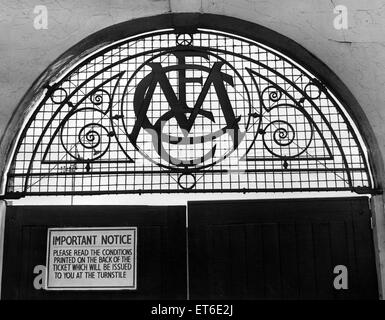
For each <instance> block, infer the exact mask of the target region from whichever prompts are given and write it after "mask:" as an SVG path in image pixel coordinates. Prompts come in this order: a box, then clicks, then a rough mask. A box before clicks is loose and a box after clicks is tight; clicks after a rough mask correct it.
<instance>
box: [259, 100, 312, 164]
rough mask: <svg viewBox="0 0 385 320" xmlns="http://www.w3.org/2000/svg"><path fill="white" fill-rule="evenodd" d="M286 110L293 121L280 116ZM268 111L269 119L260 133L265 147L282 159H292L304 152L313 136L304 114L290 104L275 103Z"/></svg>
mask: <svg viewBox="0 0 385 320" xmlns="http://www.w3.org/2000/svg"><path fill="white" fill-rule="evenodd" d="M289 110H290V111H289ZM288 112H290V113H291V119H293V122H289V121H287V120H284V119H285V118H282V115H283V114H287V113H288ZM270 113H271V118H270V120H271V121H270V122H269V123H268V124H267V125H266V126H265V128H264V130H263V132H264V133H263V135H262V140H263V144H264V146H265V148H266V149H267V150H268V151H269V152H270V153H271V154H272V155H274V156H276V157H278V158H283V159H292V158H295V157H298V156H300V155H301V154H303V153H305V152H306V151H307V150H308V148H309V146H310V144H311V142H312V141H313V138H314V128H313V126H312V124H311V123H310V122H309V120H308V119H307V117H306V116H305V114H304V113H303V112H302V111H301V110H299V109H298V108H297V107H296V106H294V105H290V104H280V105H277V106H275V107H274V108H273V109H272V110H271V112H270ZM294 120H295V121H294Z"/></svg>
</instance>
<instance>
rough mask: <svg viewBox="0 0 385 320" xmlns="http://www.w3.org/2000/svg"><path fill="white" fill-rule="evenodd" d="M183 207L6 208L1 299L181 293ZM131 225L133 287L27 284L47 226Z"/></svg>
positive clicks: (42, 254)
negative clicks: (133, 233)
mask: <svg viewBox="0 0 385 320" xmlns="http://www.w3.org/2000/svg"><path fill="white" fill-rule="evenodd" d="M185 215H186V207H184V206H175V207H166V206H158V207H155V206H74V207H68V206H29V207H25V206H23V207H22V206H20V207H8V208H7V213H6V227H5V244H4V270H3V287H2V298H3V299H185V298H186V292H187V289H186V222H185V220H186V219H185ZM122 226H136V227H137V228H138V229H137V230H138V245H137V257H138V262H137V290H135V291H127V290H123V291H45V290H36V289H35V288H34V286H33V281H34V277H35V276H36V275H35V274H34V273H33V270H34V267H35V266H36V265H45V261H46V248H47V229H48V228H49V227H122Z"/></svg>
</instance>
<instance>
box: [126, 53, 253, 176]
mask: <svg viewBox="0 0 385 320" xmlns="http://www.w3.org/2000/svg"><path fill="white" fill-rule="evenodd" d="M127 105H131V106H133V108H132V107H131V108H128V107H127ZM250 110H251V98H250V94H249V91H248V88H247V86H246V85H245V82H244V80H243V79H242V77H241V75H240V73H239V72H238V71H237V70H236V68H235V67H234V66H232V65H231V64H230V63H229V62H228V61H226V60H225V59H223V58H222V57H220V56H218V55H216V54H215V53H212V52H209V51H207V50H202V49H201V48H196V47H189V48H188V49H186V50H176V51H175V50H164V51H163V52H161V53H159V54H157V55H154V56H153V57H150V58H149V59H147V60H146V61H144V62H143V63H142V64H141V66H140V67H139V68H138V69H137V70H136V72H135V73H134V74H133V75H132V76H131V78H130V79H129V80H128V82H127V85H126V87H125V89H124V93H123V98H122V102H121V108H120V113H121V114H122V118H123V119H122V122H121V123H122V124H123V126H124V130H125V132H126V135H127V137H128V139H129V141H130V143H131V144H132V145H133V146H134V147H135V148H136V150H137V151H139V152H140V153H141V154H142V155H143V156H144V157H145V158H146V159H148V160H150V161H151V162H153V163H155V164H156V165H158V166H160V167H164V168H168V169H172V170H178V169H180V171H183V172H186V171H189V170H196V169H203V168H207V167H210V166H213V165H215V164H217V163H219V162H221V161H223V160H224V159H227V158H228V157H229V155H230V154H231V153H232V152H234V150H236V149H237V148H238V146H239V145H240V143H242V140H243V138H244V136H245V134H246V132H247V129H248V125H249V123H250Z"/></svg>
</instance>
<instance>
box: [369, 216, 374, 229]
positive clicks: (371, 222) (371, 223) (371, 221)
mask: <svg viewBox="0 0 385 320" xmlns="http://www.w3.org/2000/svg"><path fill="white" fill-rule="evenodd" d="M370 228H371V229H372V230H373V228H374V225H373V218H372V217H370Z"/></svg>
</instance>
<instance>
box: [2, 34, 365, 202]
mask: <svg viewBox="0 0 385 320" xmlns="http://www.w3.org/2000/svg"><path fill="white" fill-rule="evenodd" d="M33 110H34V111H33V113H32V115H31V116H30V119H29V121H28V123H27V125H26V126H25V128H24V130H23V132H22V133H21V136H20V138H19V141H18V144H17V148H16V151H15V154H14V157H13V160H12V163H11V165H10V169H9V172H8V180H7V186H6V192H7V194H12V193H15V192H19V193H21V194H31V195H41V194H96V193H130V192H136V193H140V192H216V191H221V192H222V191H226V192H227V191H243V192H244V191H302V190H309V191H312V190H355V189H356V188H369V189H370V188H371V187H372V182H371V177H370V173H369V168H368V164H367V159H366V158H367V154H366V153H367V151H366V148H365V146H364V144H363V143H362V139H361V138H360V137H359V134H358V132H357V130H356V128H355V126H354V124H353V122H352V120H351V119H350V118H349V116H348V115H347V113H346V112H345V111H344V109H343V107H342V104H341V103H340V102H339V101H338V100H337V99H336V97H335V96H334V95H333V94H332V92H331V91H330V89H329V88H327V87H326V86H325V85H324V84H323V83H322V82H321V81H320V80H319V79H317V78H316V77H315V76H314V75H312V74H311V73H310V72H309V71H307V70H305V69H304V68H303V67H301V66H299V65H298V64H297V63H295V62H294V61H292V60H291V59H290V58H288V57H286V56H284V55H283V54H281V53H279V52H276V51H274V50H273V49H271V48H268V47H266V46H264V45H262V44H260V43H256V42H253V41H251V40H247V39H244V38H240V37H237V36H235V35H230V34H227V33H222V32H218V31H213V30H203V29H198V30H197V31H195V32H194V33H191V34H187V33H185V34H178V33H176V32H175V31H174V30H166V31H161V32H154V33H150V34H145V35H139V36H137V37H134V38H131V39H128V40H126V41H120V42H117V43H115V44H112V45H109V46H108V47H106V48H103V49H101V50H98V52H96V53H94V54H91V55H89V56H88V57H87V58H85V59H83V60H82V61H81V62H80V63H78V64H77V65H76V66H75V67H72V68H71V69H70V70H68V71H67V72H66V73H65V75H64V76H63V77H61V79H60V80H58V81H57V82H55V83H50V84H49V86H48V87H47V90H46V91H45V94H44V96H43V97H42V99H41V101H39V103H38V104H37V105H36V106H33Z"/></svg>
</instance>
